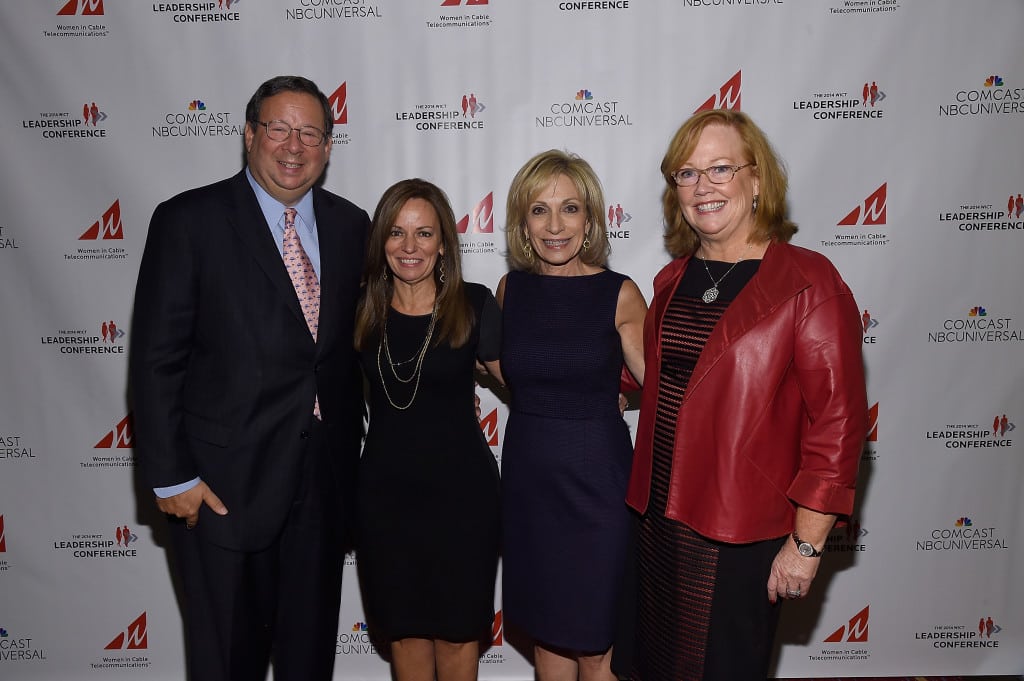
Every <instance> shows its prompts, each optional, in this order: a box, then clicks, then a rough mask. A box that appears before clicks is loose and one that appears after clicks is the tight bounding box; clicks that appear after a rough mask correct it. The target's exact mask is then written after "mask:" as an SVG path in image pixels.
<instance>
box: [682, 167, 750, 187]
mask: <svg viewBox="0 0 1024 681" xmlns="http://www.w3.org/2000/svg"><path fill="white" fill-rule="evenodd" d="M752 165H757V164H756V163H745V164H743V165H741V166H725V165H723V166H711V167H709V168H704V169H703V170H698V169H697V168H682V169H680V170H677V171H675V172H674V173H672V174H670V175H669V177H671V178H672V179H673V180H675V182H676V185H677V186H680V187H692V186H693V185H695V184H697V183H698V182H699V181H700V176H701V175H704V176H705V177H707V178H708V182H710V183H711V184H725V183H726V182H732V178H734V177H736V173H738V172H739V171H741V170H743V169H744V168H746V167H747V166H752Z"/></svg>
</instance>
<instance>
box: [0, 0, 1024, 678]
mask: <svg viewBox="0 0 1024 681" xmlns="http://www.w3.org/2000/svg"><path fill="white" fill-rule="evenodd" d="M1022 40H1024V3H1022V2H1020V0H989V1H987V2H963V1H953V0H774V1H772V0H609V1H601V2H596V1H595V2H561V1H559V0H489V1H488V0H402V1H398V0H234V1H233V2H229V1H228V0H207V1H206V2H190V3H180V2H167V3H163V2H138V1H136V0H131V1H129V0H70V2H68V0H6V1H5V2H3V3H2V4H0V91H2V93H3V98H2V100H0V112H2V116H0V150H2V159H3V162H2V165H0V201H2V204H0V205H2V211H0V301H2V307H0V315H2V317H3V322H4V323H3V324H2V325H0V327H2V328H0V381H2V383H0V386H2V389H0V677H2V678H5V679H49V680H57V679H89V678H95V679H109V678H138V679H145V680H149V679H153V680H158V679H180V678H182V675H183V672H182V668H183V665H182V637H181V622H180V617H179V612H178V608H177V603H176V600H175V596H174V590H173V586H172V583H171V581H170V578H169V576H168V570H167V566H166V557H165V552H164V550H163V547H162V536H161V530H160V523H159V519H155V518H154V514H153V512H152V509H151V501H150V496H149V493H148V492H147V491H146V490H145V489H144V488H142V487H141V486H140V485H139V483H138V481H137V480H136V471H135V467H134V459H133V457H132V450H131V442H132V434H131V419H130V407H129V404H128V399H127V395H126V381H125V359H126V355H125V349H126V348H127V346H128V344H129V343H130V341H131V339H130V338H128V337H127V335H126V334H125V331H124V330H125V329H127V328H128V325H129V319H130V315H131V300H132V293H133V287H134V281H135V276H136V271H137V266H138V260H139V256H140V254H141V251H142V247H143V244H144V241H145V236H146V227H147V224H148V221H149V217H150V214H151V212H152V210H153V208H154V206H155V205H156V204H157V203H158V202H160V201H161V200H163V199H166V198H167V197H169V196H171V195H173V194H175V193H177V192H179V191H181V190H183V189H186V188H189V187H193V186H198V185H201V184H206V183H209V182H212V181H215V180H218V179H221V178H223V177H226V176H228V175H230V174H233V173H234V172H236V171H237V170H238V169H239V168H240V167H241V161H242V145H241V141H240V134H241V131H242V126H243V110H244V106H245V103H246V101H247V99H248V98H249V96H250V95H251V93H252V92H253V90H254V89H255V88H256V86H257V85H258V84H259V83H260V82H262V81H263V80H265V79H266V78H268V77H270V76H273V75H277V74H283V73H298V74H302V75H306V76H308V77H310V78H312V79H313V80H315V81H316V82H317V83H318V84H319V85H320V86H321V88H323V89H324V91H325V92H327V93H330V94H331V98H332V102H333V103H334V104H335V107H336V113H337V117H338V121H339V124H338V125H337V126H336V127H335V134H334V142H335V144H334V151H333V154H332V162H331V165H330V168H329V170H328V173H327V178H326V186H327V188H328V189H330V190H332V191H335V192H337V193H340V194H342V195H344V196H346V197H348V198H350V199H352V200H354V201H356V202H357V203H359V204H361V205H362V206H364V207H365V208H367V209H368V210H372V208H373V206H374V205H375V203H376V200H377V198H378V197H379V195H380V193H381V192H382V191H383V190H384V189H385V188H386V187H387V186H388V185H390V184H391V183H392V182H394V181H395V180H397V179H400V178H403V177H409V176H421V177H425V178H428V179H431V180H433V181H435V182H437V183H438V184H440V185H441V186H442V187H444V188H445V189H446V190H447V191H448V192H449V195H450V197H451V200H452V203H453V205H454V207H455V211H456V215H457V216H465V226H466V232H465V234H464V235H463V239H464V241H463V252H464V255H465V261H466V272H467V278H468V279H470V280H476V281H481V282H483V283H486V284H488V285H490V286H492V287H493V286H494V285H495V284H496V283H497V280H498V278H499V277H500V275H501V274H502V273H503V272H504V271H505V265H504V259H503V250H504V234H503V224H504V208H503V206H504V198H505V192H506V191H507V188H508V184H509V181H510V180H511V177H512V175H513V174H514V172H515V170H516V169H517V168H518V167H519V166H520V165H521V164H522V163H523V162H524V161H525V160H526V158H528V157H529V156H530V155H532V154H534V153H535V152H537V151H540V150H543V149H546V148H551V147H558V148H566V149H569V150H571V151H574V152H577V153H579V154H581V155H582V156H584V157H585V158H587V159H588V160H589V161H590V162H591V163H592V164H593V166H594V167H595V169H596V170H597V171H598V173H599V174H600V176H601V178H602V180H603V183H604V187H605V191H606V194H607V200H608V203H609V204H611V205H613V206H621V209H622V217H621V221H620V220H619V219H616V224H615V225H614V226H613V227H612V228H611V230H610V231H611V232H612V237H613V238H612V246H613V261H612V265H613V267H614V268H615V269H618V270H620V271H623V272H625V273H627V274H629V275H631V276H632V277H633V278H634V279H635V280H636V281H637V283H638V284H639V285H640V287H641V289H642V290H643V291H644V293H645V295H646V296H648V297H649V296H650V291H651V280H652V278H653V275H654V273H655V272H656V271H657V270H658V269H659V268H660V267H661V266H662V265H663V264H664V263H665V262H666V261H667V255H666V253H665V251H664V249H663V246H662V239H661V232H662V219H661V216H660V204H659V195H660V191H661V188H662V180H661V178H660V175H659V173H658V164H659V162H660V159H661V156H662V154H663V152H664V149H665V146H666V145H667V143H668V139H669V137H670V136H671V134H672V133H673V132H674V130H675V129H676V128H677V126H678V125H679V124H680V123H681V122H682V121H683V120H684V119H685V118H686V117H687V116H688V115H689V114H690V113H691V112H693V111H694V110H696V109H698V108H700V107H702V106H705V105H706V106H716V107H740V108H742V109H743V110H745V111H747V112H748V113H750V114H751V115H752V116H753V117H754V119H755V120H756V121H758V122H759V123H760V124H761V126H762V127H763V128H764V129H765V131H766V132H767V133H768V135H769V136H770V137H771V139H772V140H773V142H774V143H775V145H776V146H777V148H778V150H779V151H780V153H781V155H782V156H783V157H784V158H785V159H786V161H787V164H788V166H789V168H790V172H791V177H790V179H791V194H790V201H791V213H792V217H793V218H794V219H795V220H796V222H797V223H798V224H799V225H800V232H799V233H798V234H797V236H796V239H795V242H796V243H798V244H801V245H804V246H808V247H810V248H814V249H816V250H819V251H822V252H823V253H825V254H826V255H827V256H828V257H830V258H831V259H832V260H833V261H834V262H835V263H836V265H837V266H838V267H839V269H840V271H841V272H842V273H843V275H844V276H845V278H846V279H847V281H848V282H849V283H850V285H851V287H852V288H853V290H854V293H855V294H856V297H857V299H858V302H859V304H860V307H861V308H862V309H863V310H864V314H865V316H864V320H865V327H866V335H865V345H864V356H865V361H866V363H867V367H868V382H869V385H868V393H869V400H870V402H871V404H872V405H873V413H874V423H873V430H872V435H871V439H870V441H869V442H868V443H867V446H866V448H865V452H864V458H863V464H862V475H861V487H860V489H861V491H860V494H859V501H858V507H857V511H856V517H855V520H854V523H853V524H852V525H851V526H850V529H849V530H838V531H836V532H834V533H833V535H832V537H831V538H830V541H829V547H830V549H832V550H831V551H830V552H829V554H828V555H826V557H825V559H824V568H823V569H824V572H825V574H824V576H823V578H822V580H821V584H820V586H819V587H816V592H815V593H814V594H813V597H812V598H811V599H810V600H808V601H804V602H800V603H796V604H791V605H787V607H786V610H785V614H784V620H783V626H782V631H781V634H780V646H779V660H778V665H777V669H776V673H777V675H778V676H838V675H858V676H867V675H897V674H899V675H904V674H958V673H962V674H970V673H979V674H980V673H987V674H998V673H1006V674H1008V673H1022V672H1024V633H1022V632H1024V615H1022V608H1021V605H1022V603H1024V587H1022V581H1021V580H1020V578H1019V575H1020V574H1021V573H1022V571H1024V553H1022V548H1024V522H1022V521H1024V507H1022V501H1021V498H1022V496H1021V494H1020V492H1019V485H1020V481H1021V479H1022V473H1024V452H1022V447H1021V445H1020V444H1019V443H1018V440H1019V437H1018V434H1017V433H1016V432H1015V428H1016V421H1017V420H1021V421H1022V425H1024V368H1022V367H1024V363H1022V361H1021V360H1022V358H1021V348H1022V345H1021V339H1022V337H1024V331H1022V327H1024V298H1022V296H1021V291H1022V285H1024V274H1022V270H1021V268H1020V267H1019V264H1020V260H1021V257H1022V255H1024V202H1022V201H1021V200H1020V199H1019V198H1018V197H1020V195H1021V193H1022V192H1024V134H1022V133H1024V128H1022V125H1021V121H1022V114H1024V49H1022V48H1021V45H1022ZM464 97H465V98H466V106H465V108H466V112H465V114H464V112H463V103H462V102H463V98H464ZM889 198H892V202H891V203H890V202H889ZM1011 199H1013V200H1014V201H1015V203H1014V204H1012V205H1011V206H1010V210H1008V200H1011ZM483 407H484V414H485V415H486V417H487V418H485V423H484V428H485V431H486V432H487V434H488V435H489V436H490V437H491V438H492V439H493V441H494V442H495V443H496V447H495V448H494V449H495V454H496V456H499V457H500V452H501V446H500V443H501V440H502V436H503V433H502V430H503V428H504V422H505V417H506V412H505V409H504V407H503V406H502V405H501V404H500V403H499V401H498V400H497V399H496V398H495V397H494V396H493V395H491V394H489V393H486V392H485V393H484V394H483ZM726 408H727V405H726ZM345 580H346V581H345V588H344V594H343V605H342V614H341V619H340V624H339V636H338V655H339V657H338V664H337V668H336V672H335V677H336V678H337V679H386V678H388V669H387V667H386V666H385V664H384V663H383V662H382V661H381V660H380V658H379V657H378V656H377V655H376V653H375V651H374V650H373V649H372V648H371V646H370V644H369V642H368V638H367V635H366V632H365V631H363V624H362V622H363V614H362V610H361V605H360V601H359V595H358V590H357V588H356V587H357V584H356V580H355V571H354V569H352V568H351V566H350V567H349V568H348V569H347V573H346V576H345ZM824 587H827V589H826V588H824ZM499 597H500V595H499ZM496 607H498V608H500V598H499V601H498V603H497V604H496ZM483 663H484V664H483V665H482V672H481V676H482V678H484V679H526V678H532V670H531V669H530V667H529V665H528V664H527V663H526V662H525V661H524V660H523V658H522V657H520V655H519V654H518V653H517V652H516V651H515V650H514V649H513V648H512V647H511V646H510V645H509V644H508V642H507V641H505V640H504V639H503V637H502V631H501V628H500V622H499V626H497V627H496V645H494V646H493V647H492V648H490V650H489V651H488V652H487V653H486V654H485V656H484V659H483Z"/></svg>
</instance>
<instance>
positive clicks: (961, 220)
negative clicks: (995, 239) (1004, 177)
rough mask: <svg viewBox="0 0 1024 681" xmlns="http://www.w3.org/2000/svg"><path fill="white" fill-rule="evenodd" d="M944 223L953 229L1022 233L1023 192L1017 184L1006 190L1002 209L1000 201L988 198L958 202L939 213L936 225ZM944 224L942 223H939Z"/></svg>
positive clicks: (1023, 218) (1023, 223)
mask: <svg viewBox="0 0 1024 681" xmlns="http://www.w3.org/2000/svg"><path fill="white" fill-rule="evenodd" d="M943 223H948V228H949V229H950V230H954V231H957V232H987V233H990V232H999V233H1003V234H1006V233H1013V234H1022V233H1024V195H1022V192H1021V189H1020V188H1019V187H1018V188H1017V191H1016V193H1014V191H1013V190H1011V191H1010V193H1009V196H1008V197H1007V199H1006V211H1005V212H1004V211H1003V210H1002V202H994V201H991V197H989V200H987V201H986V200H982V201H978V200H970V201H961V202H959V203H957V204H956V205H953V206H951V207H949V208H948V209H946V210H944V211H940V212H939V224H940V225H942V224H943ZM943 226H945V225H943Z"/></svg>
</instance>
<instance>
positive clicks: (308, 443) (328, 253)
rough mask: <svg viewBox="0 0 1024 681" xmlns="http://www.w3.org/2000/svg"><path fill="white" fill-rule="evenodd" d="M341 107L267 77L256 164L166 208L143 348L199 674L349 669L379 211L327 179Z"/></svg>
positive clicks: (157, 482)
mask: <svg viewBox="0 0 1024 681" xmlns="http://www.w3.org/2000/svg"><path fill="white" fill-rule="evenodd" d="M332 126H333V120H332V117H331V112H330V105H329V104H328V101H327V98H326V97H325V96H324V94H323V93H322V92H321V91H320V89H319V88H318V87H317V86H316V85H315V84H314V83H312V82H311V81H309V80H306V79H305V78H301V77H298V76H281V77H277V78H273V79H271V80H269V81H267V82H266V83H264V84H263V85H261V86H260V87H259V89H258V90H257V91H256V93H255V94H254V95H253V97H252V99H251V100H250V101H249V104H248V106H247V108H246V127H245V149H246V159H247V167H246V168H245V169H244V170H243V171H242V172H240V173H239V174H238V175H235V176H234V177H232V178H229V179H227V180H223V181H221V182H218V183H216V184H212V185H209V186H206V187H201V188H198V189H193V190H190V191H187V192H185V193H183V194H180V195H178V196H176V197H174V198H172V199H170V200H168V201H166V202H164V203H162V204H160V205H159V206H157V208H156V210H155V211H154V213H153V218H152V222H151V223H150V227H149V237H148V240H147V242H146V249H145V252H144V254H143V256H142V264H141V268H140V271H139V280H138V286H137V288H136V293H135V314H134V319H133V327H132V335H131V339H132V347H131V356H130V362H129V371H130V380H131V383H132V393H133V398H134V417H135V436H136V454H137V456H138V457H139V462H140V464H141V466H142V470H143V471H144V473H145V475H146V479H147V480H148V481H149V484H150V485H151V486H152V487H153V488H154V491H155V493H156V497H157V500H156V503H157V505H158V506H159V508H160V510H162V511H163V512H164V513H166V514H167V515H168V517H169V519H170V521H171V527H170V533H171V537H172V540H171V543H172V548H173V561H172V562H173V565H174V566H175V569H176V570H177V571H178V572H179V574H180V577H181V583H182V586H183V611H184V613H183V616H184V621H185V632H186V636H185V637H186V643H187V648H188V670H189V677H190V678H191V679H192V681H207V680H210V681H227V680H229V679H230V680H232V681H235V680H239V681H240V680H253V681H263V679H264V678H265V676H266V672H267V666H268V663H269V662H270V661H271V660H272V662H273V667H274V676H275V679H277V680H278V681H287V680H295V681H318V680H326V679H329V678H330V677H331V675H332V671H333V666H334V658H335V636H336V634H337V625H338V610H339V606H340V599H341V573H342V567H343V560H344V552H345V544H344V539H345V537H346V533H347V530H346V516H348V515H349V514H348V513H346V510H348V509H349V504H351V503H352V500H353V498H354V491H353V489H352V487H353V485H354V470H355V466H356V463H357V461H358V456H359V442H360V436H361V432H362V410H363V404H362V393H361V388H360V380H359V377H358V373H357V372H358V366H357V364H356V356H355V354H354V351H353V325H354V317H355V308H356V301H357V298H358V296H359V282H360V276H361V272H362V266H363V257H364V244H365V240H366V235H367V230H368V226H369V219H368V216H367V214H366V212H365V211H363V210H361V209H360V208H358V207H356V206H355V205H353V204H352V203H350V202H348V201H346V200H345V199H343V198H341V197H339V196H336V195H334V194H331V193H329V192H327V191H324V190H323V189H321V188H320V187H317V186H314V184H315V183H316V181H317V180H318V179H319V178H320V176H321V175H322V174H323V172H324V168H325V167H326V165H327V161H328V158H329V156H330V151H331V128H332ZM289 232H290V234H289ZM283 255H284V259H283V258H282V256H283ZM285 260H291V261H293V263H292V264H295V263H298V264H299V265H300V266H301V267H300V269H301V268H305V271H306V274H307V275H308V276H307V278H306V279H305V280H303V281H301V282H299V283H295V281H294V280H293V277H292V276H291V275H290V272H289V270H288V269H287V268H286V265H285ZM310 270H312V272H311V271H310ZM314 273H315V274H314ZM317 293H318V295H317ZM300 297H302V298H303V299H304V302H303V304H302V306H300V300H299V299H300ZM317 298H318V299H317ZM317 307H319V312H317V311H316V308H317Z"/></svg>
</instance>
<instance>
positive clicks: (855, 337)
mask: <svg viewBox="0 0 1024 681" xmlns="http://www.w3.org/2000/svg"><path fill="white" fill-rule="evenodd" d="M836 276H838V275H836ZM813 289H814V287H812V289H811V290H812V291H813ZM843 289H845V285H844V286H843ZM795 323H796V329H795V339H796V340H795V348H794V368H795V371H796V378H797V384H798V385H799V388H800V393H801V395H802V398H803V402H804V407H805V409H806V413H807V421H806V423H805V424H804V428H803V432H802V434H801V438H800V464H799V470H798V471H797V474H796V477H795V478H794V480H793V482H792V484H791V485H790V487H789V490H788V492H787V494H788V496H789V498H790V499H792V500H793V501H795V502H796V503H797V504H799V505H801V506H804V507H806V508H809V509H811V510H814V511H818V512H821V513H830V514H838V515H849V514H850V513H851V512H852V511H853V500H854V488H855V485H856V481H857V468H858V465H859V463H860V457H861V452H862V449H863V446H864V437H865V435H866V432H867V395H866V389H865V384H864V364H863V359H862V357H861V342H862V340H861V325H860V317H859V315H858V309H857V306H856V303H855V302H854V299H853V295H852V294H851V293H850V292H849V290H848V289H845V290H843V291H840V292H837V293H835V294H832V295H829V296H828V297H826V298H825V299H824V300H821V301H815V304H814V305H813V307H811V308H810V309H808V311H807V312H806V314H805V315H804V316H803V317H802V318H800V319H797V320H796V322H795Z"/></svg>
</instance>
